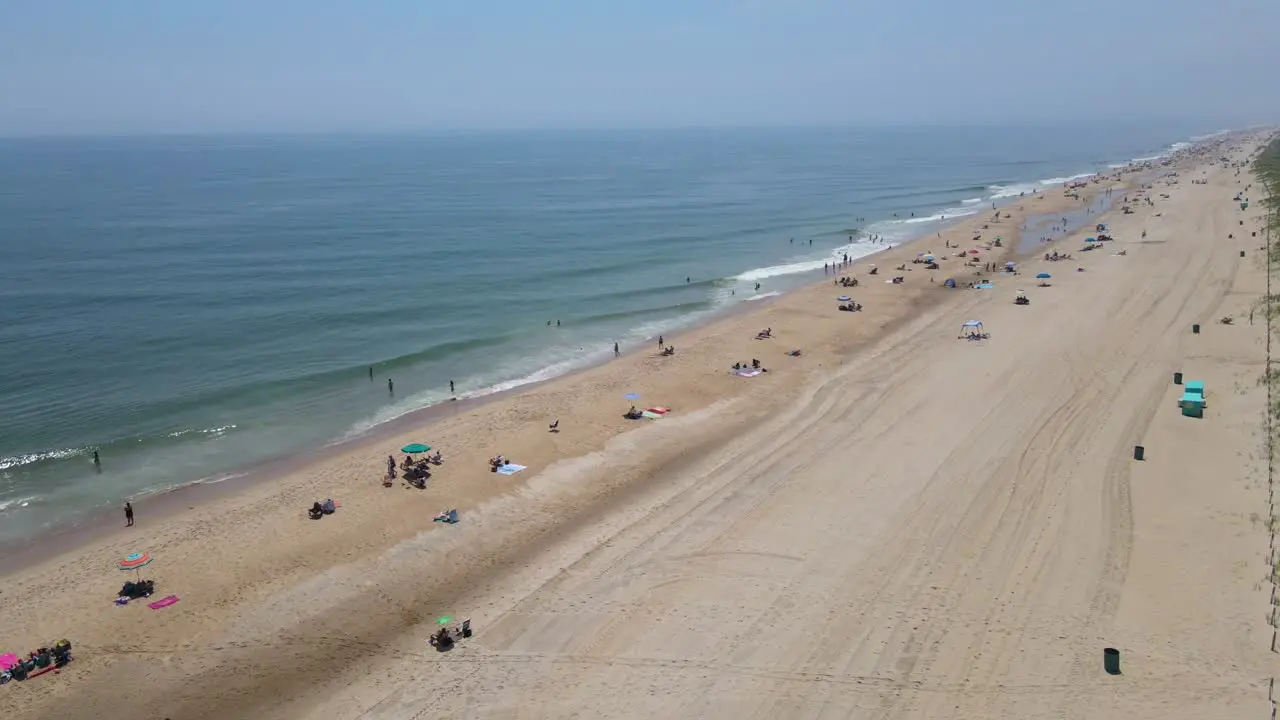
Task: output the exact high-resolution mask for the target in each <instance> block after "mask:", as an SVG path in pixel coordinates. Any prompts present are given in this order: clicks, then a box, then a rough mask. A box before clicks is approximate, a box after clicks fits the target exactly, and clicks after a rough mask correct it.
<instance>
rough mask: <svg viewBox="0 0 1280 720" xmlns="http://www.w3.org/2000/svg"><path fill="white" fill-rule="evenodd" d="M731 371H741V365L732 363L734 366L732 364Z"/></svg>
mask: <svg viewBox="0 0 1280 720" xmlns="http://www.w3.org/2000/svg"><path fill="white" fill-rule="evenodd" d="M733 369H734V370H741V369H742V363H734V364H733Z"/></svg>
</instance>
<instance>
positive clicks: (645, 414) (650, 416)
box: [640, 410, 662, 420]
mask: <svg viewBox="0 0 1280 720" xmlns="http://www.w3.org/2000/svg"><path fill="white" fill-rule="evenodd" d="M640 417H642V418H647V419H649V420H661V419H662V415H660V414H658V413H656V412H653V411H651V410H645V411H644V412H642V413H640Z"/></svg>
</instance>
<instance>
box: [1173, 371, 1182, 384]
mask: <svg viewBox="0 0 1280 720" xmlns="http://www.w3.org/2000/svg"><path fill="white" fill-rule="evenodd" d="M1173 384H1174V385H1181V384H1182V373H1174V374H1173Z"/></svg>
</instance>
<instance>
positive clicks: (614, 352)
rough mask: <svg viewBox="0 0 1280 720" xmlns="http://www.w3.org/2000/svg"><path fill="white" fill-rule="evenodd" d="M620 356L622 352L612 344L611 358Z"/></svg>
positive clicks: (616, 345)
mask: <svg viewBox="0 0 1280 720" xmlns="http://www.w3.org/2000/svg"><path fill="white" fill-rule="evenodd" d="M621 354H622V351H620V350H619V349H618V343H614V344H613V356H614V357H618V356H619V355H621Z"/></svg>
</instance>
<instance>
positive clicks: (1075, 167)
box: [0, 125, 1206, 541]
mask: <svg viewBox="0 0 1280 720" xmlns="http://www.w3.org/2000/svg"><path fill="white" fill-rule="evenodd" d="M1204 130H1206V129H1205V128H1195V127H1165V128H1157V127H1151V126H1133V127H1124V126H1101V125H1098V126H1069V127H1022V128H1013V127H1010V128H941V127H939V128H907V129H888V128H885V129H789V130H782V129H778V130H748V129H738V130H671V131H652V132H644V131H625V132H624V131H617V132H604V131H599V132H528V133H515V132H512V133H482V134H466V133H455V134H436V135H421V136H397V137H359V136H349V137H150V138H84V139H67V138H40V139H0V541H2V540H8V539H13V538H16V537H19V536H23V535H28V534H31V533H35V532H40V531H43V530H49V529H50V528H56V527H58V526H59V524H60V523H70V522H75V521H76V519H77V518H81V517H83V516H84V513H86V512H88V511H91V510H93V509H95V508H101V507H105V506H111V505H118V504H120V503H122V502H123V500H124V499H125V498H127V497H131V496H136V495H138V494H140V493H145V492H151V491H157V490H162V489H167V488H171V487H174V486H178V485H182V484H184V483H190V482H194V481H199V480H206V481H207V480H210V479H218V478H220V477H226V476H228V475H229V474H234V473H237V472H238V471H240V470H242V469H243V468H245V467H246V466H249V465H251V464H253V463H256V462H260V461H263V460H267V459H271V458H275V457H280V456H282V455H287V454H290V453H294V452H297V451H300V450H304V449H306V448H313V447H316V446H319V445H324V444H328V443H332V442H336V441H340V440H342V439H344V438H349V437H353V436H355V435H358V434H360V433H362V432H366V431H368V430H370V429H372V428H375V427H377V426H378V425H379V424H381V423H385V422H387V421H389V420H391V419H394V418H396V417H398V416H400V415H403V414H405V413H407V412H410V411H413V410H416V409H419V408H422V407H426V406H428V405H431V404H434V403H438V402H441V401H443V400H445V399H447V398H448V397H449V381H450V380H452V381H454V383H455V384H456V388H457V395H459V396H461V397H466V396H476V395H484V394H488V393H493V392H496V391H499V390H503V389H507V388H512V387H517V386H519V385H521V384H525V383H530V382H534V381H537V380H541V379H546V378H550V377H554V376H555V375H558V374H562V373H564V372H567V371H569V370H572V369H574V368H577V367H581V366H584V365H587V364H590V363H593V362H597V361H600V360H602V359H605V358H608V357H609V356H610V353H611V351H612V346H613V343H614V342H615V341H616V342H618V343H620V344H621V345H622V346H623V347H624V348H626V347H631V346H636V345H639V344H642V343H648V342H651V340H650V338H652V337H654V336H656V335H657V334H658V333H662V332H666V333H670V332H673V331H675V330H677V329H678V328H680V327H683V326H688V325H690V324H692V323H696V322H698V321H699V320H703V319H706V318H709V317H712V316H714V315H715V314H716V313H718V312H723V311H725V310H727V309H728V308H730V307H732V306H734V305H736V304H738V303H744V302H751V301H752V300H754V299H758V298H761V297H767V296H772V295H776V294H777V293H780V292H784V291H786V290H787V289H788V288H791V287H795V286H796V285H797V284H799V283H804V282H808V281H811V280H812V279H813V273H814V271H815V270H821V268H822V265H823V263H824V262H827V261H830V260H831V259H832V258H835V257H838V256H839V255H841V254H842V253H845V252H848V253H850V254H851V255H854V256H863V255H865V254H867V253H869V252H873V251H874V250H875V249H876V248H877V247H879V246H875V245H872V244H871V243H869V242H868V241H867V239H866V238H867V235H868V233H877V234H878V235H880V236H882V237H884V238H887V239H888V240H889V241H891V242H898V241H902V240H905V239H908V238H910V237H913V236H917V235H920V234H923V233H928V232H932V231H934V230H936V229H937V227H938V226H939V225H940V224H941V223H944V222H947V221H953V220H955V219H957V218H959V217H963V216H967V215H971V214H975V213H978V212H982V211H984V210H985V209H987V208H989V207H990V203H991V202H1000V201H1003V200H1008V199H1010V198H1016V197H1017V196H1018V195H1019V193H1022V192H1029V191H1031V190H1033V189H1039V190H1044V189H1049V188H1053V187H1055V186H1057V185H1059V184H1060V183H1062V182H1064V181H1065V180H1067V179H1070V178H1074V177H1080V176H1081V175H1082V174H1087V173H1091V172H1094V171H1097V170H1105V169H1106V168H1108V167H1109V166H1115V165H1116V164H1117V163H1124V162H1126V161H1128V160H1130V159H1133V158H1153V157H1160V156H1161V155H1163V154H1164V153H1167V152H1169V151H1170V149H1171V148H1173V147H1181V145H1175V143H1183V142H1185V141H1187V140H1188V139H1189V138H1191V137H1192V136H1193V135H1194V133H1196V132H1198V131H1199V132H1202V131H1204ZM857 218H865V219H866V220H865V221H859V220H857ZM850 236H853V238H854V239H853V241H852V242H851V241H850ZM757 283H759V284H760V287H759V289H757V288H756V284H757ZM549 321H550V323H551V324H550V325H548V322H549ZM557 321H558V322H557ZM370 367H372V368H373V370H374V379H373V381H372V382H371V381H370V378H369V368H370ZM388 378H392V379H394V382H395V393H394V395H391V394H390V393H389V392H388V390H387V379H388ZM95 450H97V451H98V452H99V453H100V454H101V457H102V463H103V464H102V468H101V471H100V472H99V471H98V470H97V469H95V467H94V465H93V462H92V453H93V452H94V451H95Z"/></svg>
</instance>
